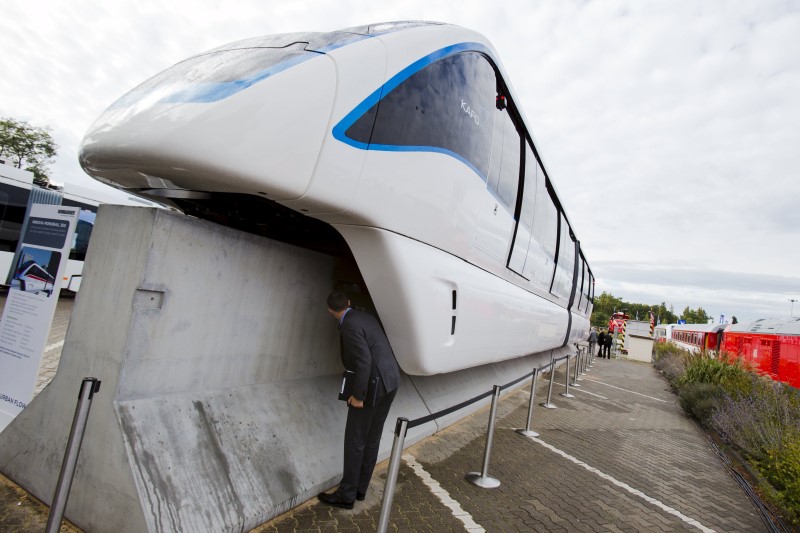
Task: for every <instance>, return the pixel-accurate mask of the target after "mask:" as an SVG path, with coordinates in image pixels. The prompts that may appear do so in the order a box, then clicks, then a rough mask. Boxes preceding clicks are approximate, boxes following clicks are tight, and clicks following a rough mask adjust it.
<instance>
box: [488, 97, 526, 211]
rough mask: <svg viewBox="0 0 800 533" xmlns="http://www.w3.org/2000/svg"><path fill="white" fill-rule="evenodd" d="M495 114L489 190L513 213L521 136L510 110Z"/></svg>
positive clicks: (498, 111) (517, 185)
mask: <svg viewBox="0 0 800 533" xmlns="http://www.w3.org/2000/svg"><path fill="white" fill-rule="evenodd" d="M495 113H497V114H498V115H497V116H496V118H495V120H494V124H495V126H494V136H493V139H492V154H491V158H490V160H489V190H490V191H492V193H493V194H494V195H495V196H496V197H497V199H498V200H500V201H501V202H502V203H503V204H504V205H505V206H506V207H507V208H509V209H510V211H512V212H513V211H514V204H515V203H516V200H517V189H518V188H519V162H520V135H519V132H518V131H517V127H516V126H515V125H514V121H513V119H512V118H511V116H510V115H509V113H508V108H505V109H501V110H497V111H495Z"/></svg>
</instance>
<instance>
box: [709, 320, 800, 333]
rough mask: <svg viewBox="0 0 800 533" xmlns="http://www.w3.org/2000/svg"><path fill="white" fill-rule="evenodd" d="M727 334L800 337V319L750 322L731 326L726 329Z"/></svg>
mask: <svg viewBox="0 0 800 533" xmlns="http://www.w3.org/2000/svg"><path fill="white" fill-rule="evenodd" d="M725 332H726V333H766V334H780V335H800V317H792V318H759V319H758V320H752V321H750V322H740V323H738V324H730V325H729V326H728V327H727V328H725Z"/></svg>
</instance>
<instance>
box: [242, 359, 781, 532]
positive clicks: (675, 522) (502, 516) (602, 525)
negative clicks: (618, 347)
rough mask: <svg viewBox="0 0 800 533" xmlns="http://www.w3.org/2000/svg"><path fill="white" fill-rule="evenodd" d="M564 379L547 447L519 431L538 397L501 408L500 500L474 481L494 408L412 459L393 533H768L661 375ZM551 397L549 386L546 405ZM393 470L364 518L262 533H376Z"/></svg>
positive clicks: (544, 431) (299, 516)
mask: <svg viewBox="0 0 800 533" xmlns="http://www.w3.org/2000/svg"><path fill="white" fill-rule="evenodd" d="M545 376H546V375H545ZM555 377H556V385H555V386H554V392H553V403H554V404H555V405H557V406H558V408H557V409H544V408H542V407H540V406H538V405H537V406H536V408H535V410H534V414H533V424H532V427H533V429H534V430H535V431H538V432H539V433H540V434H541V435H540V437H539V438H536V439H531V438H526V437H522V436H520V435H518V434H517V433H516V432H515V431H514V429H515V428H519V427H523V426H524V425H525V419H526V416H527V402H528V391H529V387H522V389H520V390H518V391H516V392H514V393H511V394H509V395H508V396H505V397H503V398H502V399H501V401H500V406H499V408H498V421H497V429H496V434H495V440H494V443H493V448H492V458H491V463H490V467H489V475H491V476H493V477H496V478H497V479H499V480H500V481H501V485H500V487H498V488H496V489H482V488H478V487H476V486H474V485H472V484H470V483H468V482H466V481H465V480H464V475H465V474H466V473H467V472H471V471H480V469H481V465H482V460H483V451H484V447H485V439H486V437H485V432H486V427H487V424H488V408H487V409H484V410H482V411H480V412H478V413H476V414H475V415H473V416H470V417H469V418H468V419H466V420H464V421H462V422H460V423H458V424H456V425H454V426H452V427H450V428H448V429H446V430H444V431H442V432H440V433H438V434H437V435H434V436H433V437H430V438H428V439H426V440H424V441H423V442H421V443H418V444H416V445H414V446H412V447H410V448H408V449H407V450H405V452H404V462H403V464H402V466H401V468H400V475H399V479H398V483H397V491H396V493H395V500H394V506H393V510H392V515H391V526H390V530H391V531H435V532H439V531H490V532H510V531H525V532H530V531H548V532H550V531H563V532H567V531H569V532H572V531H589V532H595V531H596V532H606V531H608V532H620V531H646V532H652V531H698V530H699V531H720V532H722V531H724V532H744V531H764V530H765V527H764V525H763V523H762V522H761V520H760V519H759V517H758V515H757V513H756V511H755V508H754V507H753V505H752V503H751V502H750V500H749V499H748V498H747V497H746V496H745V494H744V493H743V491H742V489H741V488H740V487H739V485H738V484H737V483H736V481H734V480H733V478H732V477H731V476H730V475H729V474H728V472H727V471H726V470H725V468H724V467H723V466H722V463H721V461H720V460H719V459H718V458H717V456H716V455H715V452H714V451H713V449H712V448H711V447H710V445H709V444H708V442H707V440H706V437H705V436H704V435H703V434H702V433H701V431H700V430H699V429H698V427H697V425H696V424H695V423H694V422H693V421H692V420H690V419H689V418H687V417H686V416H685V415H684V414H683V412H682V411H681V409H680V407H678V406H677V404H676V397H675V396H674V395H673V394H672V393H671V392H670V391H669V390H668V388H667V385H666V383H665V382H664V380H663V379H662V378H661V377H660V376H659V375H658V373H657V372H656V371H655V370H654V369H653V368H652V366H651V365H649V364H643V363H636V362H632V361H626V360H618V359H612V360H610V361H609V360H605V359H603V360H596V361H595V364H594V367H593V368H592V369H591V371H590V372H589V373H587V374H586V377H585V379H583V380H582V381H579V384H580V385H581V388H580V389H574V388H571V389H570V392H572V393H573V394H574V395H575V397H574V398H572V399H567V398H563V397H561V396H560V395H559V394H558V393H560V392H564V387H563V385H559V384H558V383H562V384H563V370H558V371H556V376H555ZM547 385H548V381H547V379H545V380H540V383H539V386H538V388H537V392H536V400H537V404H538V403H539V402H543V401H544V400H545V398H546V395H547ZM386 469H387V463H386V462H384V463H382V464H381V465H379V468H378V469H377V470H376V475H375V476H374V478H373V484H372V487H371V490H370V494H368V497H367V500H366V501H365V502H356V507H355V509H354V510H353V511H345V510H340V509H334V508H330V507H327V506H325V505H323V504H321V503H319V502H316V501H311V502H307V503H305V504H303V505H301V506H300V507H297V508H295V509H294V510H292V511H290V512H289V513H286V514H285V515H282V516H279V517H277V518H276V519H274V520H273V521H271V522H268V523H267V524H264V525H263V526H261V527H259V528H258V529H256V530H255V531H256V532H259V533H262V532H270V533H272V532H280V533H283V532H312V531H314V532H328V531H330V532H334V531H335V532H339V531H342V532H343V531H374V530H375V528H376V525H377V523H378V520H379V516H380V498H381V492H382V490H383V483H384V481H385V476H386Z"/></svg>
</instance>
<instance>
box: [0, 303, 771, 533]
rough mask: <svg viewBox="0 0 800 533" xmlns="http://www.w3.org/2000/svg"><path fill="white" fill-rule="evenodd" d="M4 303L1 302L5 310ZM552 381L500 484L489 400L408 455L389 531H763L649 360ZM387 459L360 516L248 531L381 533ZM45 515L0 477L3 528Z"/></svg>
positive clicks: (318, 511)
mask: <svg viewBox="0 0 800 533" xmlns="http://www.w3.org/2000/svg"><path fill="white" fill-rule="evenodd" d="M4 303H5V301H4V299H3V298H0V310H1V309H2V306H3V304H4ZM71 310H72V300H61V301H60V302H59V307H58V310H57V311H56V320H55V322H54V326H53V328H52V330H51V334H50V340H49V341H48V345H49V346H51V349H50V350H48V353H46V354H45V357H44V361H43V365H42V368H43V370H42V375H41V376H40V378H41V379H40V384H41V386H44V384H45V383H46V382H49V380H50V379H52V376H53V375H54V373H55V370H56V369H57V367H58V356H59V355H60V345H58V343H59V342H60V341H61V340H62V339H63V337H64V334H65V332H66V324H67V322H68V320H69V313H70V312H71ZM59 335H60V337H59ZM54 345H58V346H55V347H53V346H54ZM555 378H556V381H555V385H554V388H553V400H552V402H553V403H554V404H555V405H557V406H558V408H557V409H544V408H542V407H540V406H539V405H538V403H540V402H544V401H545V399H546V395H547V386H548V380H549V376H548V375H547V374H545V375H544V376H542V378H541V379H540V380H539V385H538V388H537V391H536V402H537V406H536V408H535V410H534V414H533V424H532V426H533V429H534V430H535V431H538V432H539V433H540V434H541V435H540V437H539V438H535V439H532V438H527V437H522V436H520V435H518V434H517V433H515V432H514V429H515V428H519V427H523V426H524V425H525V419H526V415H527V405H528V393H529V385H528V384H525V385H523V386H522V387H521V388H520V389H518V390H517V391H515V392H512V393H509V394H507V395H504V396H503V397H502V398H501V400H500V405H499V407H498V416H497V428H496V433H495V439H494V443H493V448H492V458H491V463H490V466H489V475H491V476H493V477H496V478H497V479H499V480H500V482H501V485H500V487H498V488H496V489H482V488H479V487H476V486H474V485H472V484H470V483H468V482H466V481H465V480H464V475H465V474H466V473H468V472H474V471H480V469H481V465H482V461H483V451H484V447H485V444H486V436H485V435H486V427H487V424H488V412H489V409H488V407H487V408H485V409H483V410H481V411H479V412H477V413H475V414H474V415H472V416H470V417H468V418H466V419H465V420H463V421H461V422H459V423H458V424H455V425H454V426H451V427H450V428H447V429H445V430H444V431H441V432H439V433H438V434H436V435H434V436H432V437H429V438H427V439H425V440H424V441H422V442H420V443H417V444H415V445H414V446H411V447H409V448H408V449H406V450H405V452H404V460H403V464H402V466H401V468H400V474H399V478H398V482H397V490H396V493H395V498H394V506H393V509H392V515H391V524H390V530H391V531H401V532H406V531H409V532H410V531H432V532H443V531H459V532H461V531H473V532H478V531H489V532H513V531H525V532H530V531H548V532H550V531H563V532H567V531H569V532H572V531H587V532H615V533H616V532H621V531H622V532H627V531H646V532H651V531H698V530H699V531H712V530H713V531H720V532H744V531H765V527H764V525H763V524H762V522H761V521H760V519H759V517H758V515H757V513H756V511H755V509H754V507H753V505H752V504H751V502H750V501H749V499H748V498H747V497H746V496H745V495H744V493H743V491H742V490H741V488H740V487H739V485H738V484H737V483H736V482H735V481H734V480H733V478H732V477H731V476H730V475H729V474H728V472H727V471H726V470H725V468H724V467H723V465H722V463H721V461H720V460H719V459H718V458H717V456H716V455H715V453H714V451H713V450H712V448H711V447H710V445H709V444H708V442H707V440H706V438H705V436H704V435H703V434H702V433H701V431H700V430H699V428H698V426H697V425H696V424H695V423H694V422H693V421H692V420H690V419H689V418H687V417H686V416H685V415H684V414H683V413H682V411H681V409H680V407H678V405H677V403H676V397H675V396H674V395H673V394H672V393H671V392H670V391H669V390H668V387H667V385H666V383H665V381H664V380H663V379H662V378H661V377H660V376H659V375H658V373H657V372H656V371H655V370H654V369H653V368H652V366H651V365H648V364H643V363H636V362H631V361H625V360H619V359H613V360H610V361H609V360H605V359H603V360H596V361H595V364H594V367H593V368H592V369H591V371H590V372H589V373H587V374H586V375H585V379H583V380H581V381H580V382H579V383H580V385H581V387H580V389H575V388H570V392H572V393H573V394H574V396H575V397H574V398H571V399H567V398H563V397H562V396H560V395H559V393H561V392H564V386H563V383H564V374H563V369H559V370H557V371H556V376H555ZM387 423H388V424H393V421H389V422H387ZM387 466H388V461H385V462H383V463H381V464H379V465H378V468H377V469H376V472H375V475H374V476H373V483H372V486H371V488H370V491H369V493H368V495H367V499H366V501H364V502H356V507H355V509H354V510H352V511H345V510H341V509H335V508H331V507H328V506H325V505H323V504H321V503H319V502H317V501H316V500H312V501H309V502H306V503H304V504H302V505H300V506H298V507H296V508H295V509H293V510H291V511H290V512H288V513H286V514H284V515H281V516H279V517H277V518H276V519H274V520H272V521H270V522H268V523H266V524H264V525H262V526H260V527H259V528H257V529H256V530H254V532H253V533H266V532H270V533H273V532H279V533H283V532H293V533H294V532H298V533H299V532H358V531H363V532H368V531H375V529H376V525H377V523H378V519H379V516H380V507H381V497H382V492H383V484H384V482H385V478H386V470H387ZM47 512H48V511H47V508H46V507H45V506H44V505H42V504H41V503H40V502H37V501H36V500H35V499H33V498H31V497H30V496H28V495H26V494H25V492H24V491H22V490H21V489H19V488H18V487H16V486H14V485H13V483H10V482H9V481H8V480H6V479H5V478H3V477H2V476H0V531H3V532H8V533H28V532H34V531H36V532H39V531H42V529H43V525H44V524H45V523H46V521H47ZM62 531H67V529H66V528H65V529H62ZM69 531H78V530H76V529H69Z"/></svg>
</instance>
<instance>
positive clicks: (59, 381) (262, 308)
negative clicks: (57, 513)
mask: <svg viewBox="0 0 800 533" xmlns="http://www.w3.org/2000/svg"><path fill="white" fill-rule="evenodd" d="M333 270H334V260H333V258H331V257H328V256H325V255H322V254H319V253H315V252H311V251H308V250H304V249H301V248H297V247H294V246H291V245H287V244H283V243H279V242H275V241H271V240H268V239H264V238H260V237H257V236H254V235H250V234H247V233H242V232H239V231H236V230H233V229H230V228H227V227H223V226H218V225H215V224H211V223H208V222H205V221H200V220H197V219H193V218H190V217H185V216H181V215H177V214H174V213H170V212H167V211H164V210H153V209H144V208H132V207H121V206H103V207H102V208H101V209H100V213H99V215H98V219H97V224H96V228H95V230H94V233H93V235H92V241H91V244H90V250H89V259H88V260H87V262H86V265H85V267H84V278H83V284H82V287H81V292H80V293H79V294H78V296H77V299H76V302H75V307H74V309H73V314H72V318H71V321H70V325H69V330H68V332H67V336H66V339H65V344H64V347H63V350H62V356H61V362H60V367H59V371H58V373H57V375H56V377H55V379H54V380H53V381H52V382H51V383H50V385H48V386H47V387H46V388H45V389H44V390H43V391H42V392H41V393H40V394H39V396H37V397H36V398H35V399H34V401H33V402H31V404H30V405H29V406H28V407H27V408H26V409H25V410H24V411H23V412H22V413H21V414H20V416H19V417H17V419H16V420H15V421H14V422H12V424H11V425H9V426H8V428H6V430H5V431H3V432H2V433H0V471H2V473H3V474H5V475H6V476H8V477H9V478H11V479H13V480H14V481H16V482H17V483H19V484H20V485H21V486H23V487H24V488H26V489H27V490H28V491H30V492H31V493H32V494H33V495H35V496H36V497H37V498H39V499H41V500H42V501H44V502H46V503H47V502H50V500H51V498H52V494H53V490H54V488H55V483H56V480H57V477H58V472H59V468H60V465H61V460H62V458H63V453H64V448H65V445H66V439H67V436H68V434H69V428H70V424H71V420H72V415H73V413H74V409H75V405H76V401H77V395H78V389H79V386H80V383H81V380H82V379H83V378H84V377H95V378H97V379H99V380H101V382H102V385H101V390H100V392H99V393H98V394H97V395H95V397H94V402H93V405H92V409H91V413H90V415H89V421H88V425H87V430H86V434H85V437H84V441H83V447H82V450H81V453H80V458H79V461H78V467H77V473H76V476H75V480H74V483H73V486H72V491H71V495H70V497H69V503H68V505H67V510H66V517H67V518H69V519H70V520H72V521H73V522H74V523H76V524H77V525H78V526H80V527H81V528H83V529H85V530H87V531H93V532H105V531H108V532H114V533H126V532H132V533H133V532H136V533H138V532H141V531H193V532H202V531H209V532H211V531H213V532H220V531H246V530H248V529H250V528H253V527H255V526H257V525H259V524H261V523H263V522H264V521H266V520H268V519H270V518H272V517H274V516H276V515H278V514H280V513H281V512H283V511H285V510H287V509H289V508H291V507H293V506H295V505H297V504H298V503H300V502H302V501H304V500H306V499H308V498H311V497H313V496H314V495H315V494H316V493H317V492H319V491H321V490H325V489H327V488H329V487H331V486H333V485H334V484H336V483H337V482H338V480H339V476H340V475H341V464H342V441H343V433H344V422H345V417H346V411H347V409H346V407H345V405H344V402H339V401H337V400H336V393H337V391H338V386H339V379H340V375H341V371H342V368H341V363H340V360H339V353H338V352H339V340H338V331H337V329H336V323H335V321H333V320H332V319H331V318H330V316H329V315H328V313H327V311H326V309H325V298H326V296H327V294H328V292H329V291H330V290H331V289H332V287H333ZM550 355H551V354H550V352H546V353H543V354H539V355H533V356H529V357H526V358H521V359H518V360H512V361H506V362H503V363H499V364H496V365H487V366H485V367H479V368H474V369H469V370H464V371H461V372H456V373H453V374H447V375H441V376H430V377H409V376H403V382H402V385H401V389H400V391H399V393H398V396H397V398H396V400H395V402H394V405H393V408H392V411H391V413H390V414H389V419H388V421H387V424H386V428H385V434H384V439H383V442H382V446H381V457H387V456H388V454H389V451H390V448H391V444H392V431H393V428H394V420H395V419H396V418H397V417H398V416H404V417H406V418H409V419H414V418H418V417H421V416H425V415H427V414H429V413H431V412H434V411H437V410H440V409H444V408H446V407H449V406H451V405H453V404H454V403H459V402H461V401H463V400H466V399H469V398H471V397H474V396H476V395H477V394H480V393H481V392H484V391H486V390H489V389H491V387H492V385H494V384H503V383H507V382H509V381H511V380H513V379H515V378H517V377H519V376H521V375H524V374H525V373H527V372H530V371H531V370H532V368H533V365H534V364H537V365H538V366H540V365H542V364H545V363H547V362H549V360H550ZM526 383H527V382H523V383H521V384H520V385H521V386H524V385H526ZM487 401H488V400H487ZM484 403H485V402H484ZM481 405H482V404H476V405H473V406H471V407H470V408H467V409H465V410H463V411H460V412H458V413H455V414H453V415H451V416H449V417H447V418H446V419H444V420H442V421H439V422H438V424H433V423H431V424H427V425H424V426H420V427H418V428H415V429H414V430H412V431H411V432H410V434H409V436H408V438H407V440H406V442H407V444H411V443H413V442H415V441H417V440H420V439H421V438H423V437H424V436H426V435H429V434H432V433H434V432H435V431H436V430H437V428H438V427H444V426H446V425H448V424H450V423H452V422H454V421H455V420H458V419H460V418H461V417H463V416H466V415H467V414H469V413H470V412H473V411H474V410H475V409H478V408H479V407H481Z"/></svg>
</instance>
